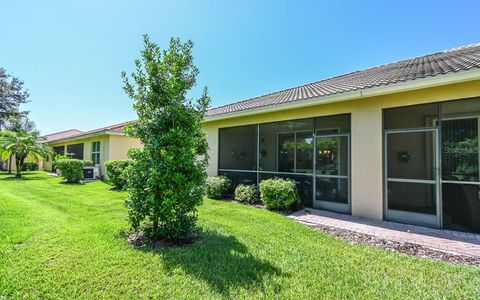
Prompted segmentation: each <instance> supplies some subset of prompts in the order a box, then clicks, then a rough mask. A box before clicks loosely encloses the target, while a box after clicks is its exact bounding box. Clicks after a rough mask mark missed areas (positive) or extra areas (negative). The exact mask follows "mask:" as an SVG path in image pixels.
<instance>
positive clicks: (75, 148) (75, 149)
mask: <svg viewBox="0 0 480 300" xmlns="http://www.w3.org/2000/svg"><path fill="white" fill-rule="evenodd" d="M67 153H68V156H70V157H71V158H75V159H80V160H83V143H81V144H72V145H67Z"/></svg>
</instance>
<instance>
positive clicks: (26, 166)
mask: <svg viewBox="0 0 480 300" xmlns="http://www.w3.org/2000/svg"><path fill="white" fill-rule="evenodd" d="M36 170H38V163H36V162H24V163H23V165H22V171H36Z"/></svg>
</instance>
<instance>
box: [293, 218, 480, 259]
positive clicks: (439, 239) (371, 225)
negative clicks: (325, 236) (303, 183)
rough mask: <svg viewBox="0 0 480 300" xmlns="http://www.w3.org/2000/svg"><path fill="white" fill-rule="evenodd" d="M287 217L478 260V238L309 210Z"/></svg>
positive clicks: (472, 235) (301, 221) (309, 223)
mask: <svg viewBox="0 0 480 300" xmlns="http://www.w3.org/2000/svg"><path fill="white" fill-rule="evenodd" d="M289 217H290V218H292V219H294V220H296V221H298V222H300V223H304V224H306V225H324V226H330V227H335V228H341V229H346V230H351V231H355V232H359V233H363V234H368V235H371V236H375V237H377V238H381V239H386V240H392V241H396V242H403V243H412V244H417V245H421V246H424V247H428V248H431V249H435V250H438V251H443V252H450V253H456V254H462V255H470V256H478V257H480V235H479V234H473V233H465V232H458V231H452V230H445V229H434V228H428V227H422V226H415V225H408V224H400V223H395V222H388V221H381V220H372V219H366V218H361V217H354V216H350V215H345V214H339V213H334V212H328V211H323V210H315V209H310V208H308V209H303V210H300V211H297V212H295V213H293V214H292V215H290V216H289Z"/></svg>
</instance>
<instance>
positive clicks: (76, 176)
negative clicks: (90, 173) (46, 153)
mask: <svg viewBox="0 0 480 300" xmlns="http://www.w3.org/2000/svg"><path fill="white" fill-rule="evenodd" d="M57 168H58V169H59V170H60V173H61V175H62V177H63V178H64V179H65V180H66V181H67V182H68V183H78V182H79V181H80V180H82V179H83V161H81V160H79V159H72V158H68V159H60V160H58V161H57Z"/></svg>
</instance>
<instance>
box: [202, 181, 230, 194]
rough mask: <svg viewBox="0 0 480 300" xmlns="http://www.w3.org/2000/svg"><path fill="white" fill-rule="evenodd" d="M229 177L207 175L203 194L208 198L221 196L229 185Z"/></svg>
mask: <svg viewBox="0 0 480 300" xmlns="http://www.w3.org/2000/svg"><path fill="white" fill-rule="evenodd" d="M230 183H231V181H230V179H228V178H227V177H225V176H208V177H207V181H206V182H205V195H206V196H207V197H208V198H212V199H220V198H222V197H223V196H224V195H225V194H226V192H227V190H228V187H229V186H230Z"/></svg>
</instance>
